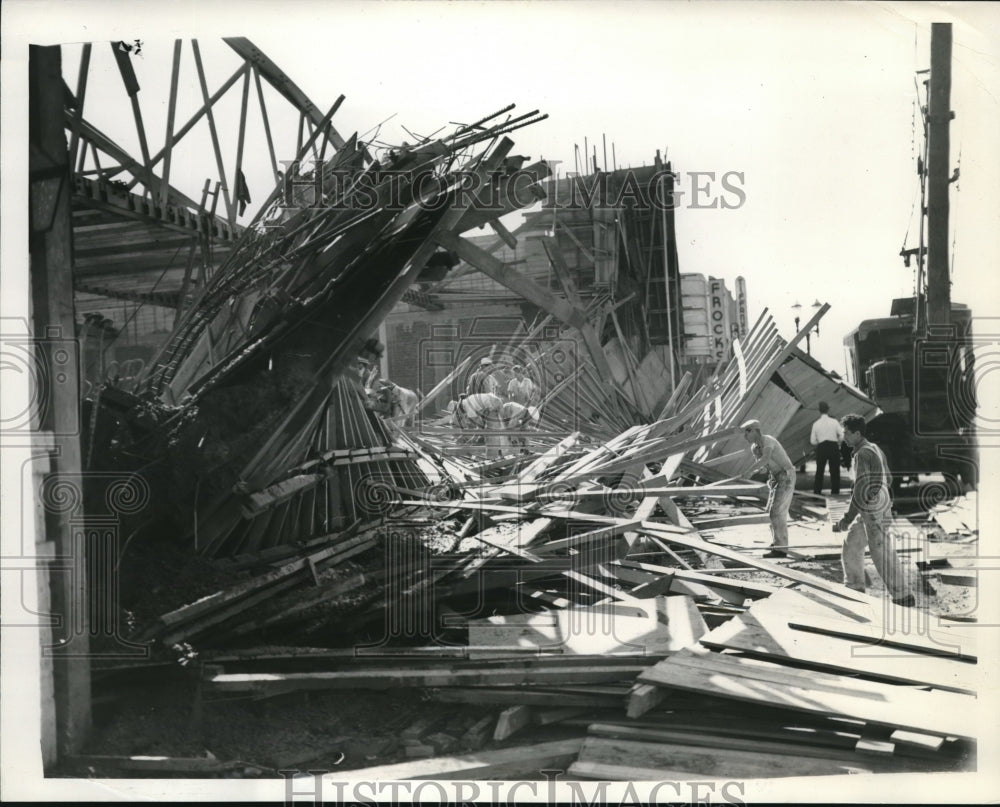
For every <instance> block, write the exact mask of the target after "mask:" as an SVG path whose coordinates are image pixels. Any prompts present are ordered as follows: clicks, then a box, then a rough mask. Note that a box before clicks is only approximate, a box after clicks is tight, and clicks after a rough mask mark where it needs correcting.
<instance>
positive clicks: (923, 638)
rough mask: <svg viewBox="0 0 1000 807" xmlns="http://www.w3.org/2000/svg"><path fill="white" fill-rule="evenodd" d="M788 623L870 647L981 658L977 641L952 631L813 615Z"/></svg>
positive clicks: (966, 658) (794, 626)
mask: <svg viewBox="0 0 1000 807" xmlns="http://www.w3.org/2000/svg"><path fill="white" fill-rule="evenodd" d="M788 627H790V628H794V629H795V630H804V631H810V632H812V633H818V634H822V635H826V636H837V637H840V638H844V639H851V640H854V641H855V642H858V643H861V644H862V645H865V646H868V647H872V646H879V647H882V646H884V647H899V648H902V649H903V650H913V651H917V653H918V654H923V655H930V656H948V657H953V658H957V659H965V660H969V661H976V659H977V658H978V655H977V651H976V646H975V644H970V643H955V642H954V641H953V637H952V636H950V635H949V634H948V633H945V634H943V635H942V634H940V633H939V634H936V635H928V634H926V633H923V632H919V633H918V632H917V631H907V632H895V631H889V630H887V629H886V627H885V626H884V625H872V624H861V623H857V622H848V621H846V620H843V619H841V620H837V619H829V618H823V617H820V616H812V615H804V616H795V617H793V618H790V619H789V620H788ZM914 627H917V626H914ZM928 627H929V626H928Z"/></svg>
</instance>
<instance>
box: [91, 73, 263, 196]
mask: <svg viewBox="0 0 1000 807" xmlns="http://www.w3.org/2000/svg"><path fill="white" fill-rule="evenodd" d="M249 69H250V66H249V65H247V64H244V65H241V66H240V67H239V68H238V69H237V70H236V72H235V73H233V74H232V75H231V76H230V77H229V78H228V79H226V81H225V83H223V84H222V86H221V87H219V89H217V90H216V91H215V94H214V95H212V97H211V98H209V99H208V103H207V104H202V106H201V108H200V109H199V110H198V111H197V112H195V113H194V115H192V116H191V117H190V119H189V120H188V122H187V123H185V124H184V125H183V126H182V127H181V128H180V129H178V130H177V134H175V135H174V136H173V137H172V138H170V141H169V142H168V143H167V144H166V145H165V146H164V147H163V148H162V149H160V150H159V151H158V152H157V153H156V154H155V155H153V157H152V159H151V160H150V164H151V165H152V166H153V168H155V167H156V164H157V163H158V162H159V161H160V160H162V159H163V158H164V157H165V156H166V153H167V149H168V148H173V147H174V146H176V145H177V143H178V142H179V141H180V139H181V138H182V137H184V135H186V134H187V133H188V132H190V131H191V129H193V128H194V126H195V124H196V123H197V122H198V121H200V120H201V119H202V117H203V116H204V115H205V113H206V112H207V111H208V109H209V108H210V107H211V106H212V105H213V104H214V103H215V102H216V101H218V100H219V99H220V98H221V97H222V96H223V95H225V94H226V92H227V91H228V90H229V88H230V87H232V86H233V85H234V84H235V83H236V80H237V79H238V78H240V76H242V75H243V74H244V73H246V72H247V71H248V70H249ZM124 170H126V169H125V168H118V169H117V170H115V171H113V172H112V173H110V174H108V178H109V179H110V178H111V177H113V176H115V175H116V174H118V173H120V172H121V171H124ZM134 185H135V180H133V181H132V182H130V183H129V188H132V187H133V186H134Z"/></svg>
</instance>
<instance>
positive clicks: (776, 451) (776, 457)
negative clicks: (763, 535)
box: [740, 420, 795, 558]
mask: <svg viewBox="0 0 1000 807" xmlns="http://www.w3.org/2000/svg"><path fill="white" fill-rule="evenodd" d="M740 428H741V429H743V436H744V437H746V440H747V442H748V443H749V444H750V453H751V454H753V457H754V460H755V462H754V464H753V467H752V468H751V469H750V471H749V472H748V473H749V474H754V473H756V472H757V471H764V470H766V471H767V473H768V480H767V487H768V490H769V491H770V492H769V494H768V497H767V515H768V517H769V518H770V520H771V547H770V549H769V550H768V551H767V552H766V553H765V554H764V557H765V558H778V557H782V556H783V555H784V554H785V550H787V549H788V508H789V506H791V504H792V494H793V493H794V492H795V466H794V465H792V461H791V460H790V459H789V458H788V454H787V453H786V452H785V449H784V448H782V446H781V443H779V442H778V440H777V439H776V438H775V437H772V436H771V435H770V434H761V431H760V421H759V420H748V421H747V422H746V423H744V424H743V425H742V426H740Z"/></svg>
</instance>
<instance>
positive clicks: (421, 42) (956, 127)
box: [4, 0, 1000, 372]
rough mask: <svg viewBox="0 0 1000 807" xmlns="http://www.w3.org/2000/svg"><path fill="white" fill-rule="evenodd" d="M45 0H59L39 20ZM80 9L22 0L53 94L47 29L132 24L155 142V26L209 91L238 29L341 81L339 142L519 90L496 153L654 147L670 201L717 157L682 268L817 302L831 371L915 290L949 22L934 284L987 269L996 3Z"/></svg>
mask: <svg viewBox="0 0 1000 807" xmlns="http://www.w3.org/2000/svg"><path fill="white" fill-rule="evenodd" d="M14 5H15V6H17V5H18V4H17V3H15V4H14ZM47 5H48V6H50V7H51V8H52V9H53V10H58V11H59V13H57V14H53V15H47V16H46V17H42V16H41V15H42V14H43V13H44V9H45V7H46V6H47ZM81 6H83V7H93V8H96V9H103V10H105V11H106V10H107V9H108V8H111V9H112V10H113V12H114V13H113V14H110V15H109V14H107V13H105V14H91V15H86V14H83V13H80V12H77V11H76V9H77V8H78V7H77V6H73V5H64V4H61V3H56V4H47V3H45V2H40V3H33V4H31V8H30V12H31V13H29V14H27V15H26V16H27V17H28V18H30V19H29V20H28V21H29V22H30V21H34V22H36V23H37V22H38V21H39V20H41V19H46V26H45V27H44V28H42V29H40V30H41V31H43V32H44V33H42V34H41V35H42V36H44V37H45V38H46V41H50V42H55V41H59V42H61V43H64V44H66V45H67V46H66V47H65V48H64V75H65V76H66V80H67V84H69V86H70V87H74V88H75V86H76V70H77V64H78V61H79V53H80V48H79V46H78V45H76V46H74V45H71V44H68V43H79V42H82V41H91V40H97V41H100V39H105V40H110V39H112V38H119V37H120V38H122V39H125V40H128V41H132V40H134V39H136V38H138V39H140V40H141V41H142V48H143V49H142V53H141V55H140V56H138V57H134V58H133V63H134V65H135V69H136V72H137V75H138V78H139V83H140V85H141V87H142V90H141V91H140V105H141V107H142V111H143V117H144V123H145V126H146V130H147V133H148V137H149V141H150V144H151V150H152V151H154V152H155V151H156V150H157V149H158V147H159V146H160V145H162V143H163V140H164V135H165V121H166V107H167V97H168V88H169V72H170V60H171V53H172V48H173V39H174V37H178V38H184V39H188V38H190V37H197V38H198V39H199V43H200V47H201V52H202V56H203V58H204V63H205V70H206V74H207V81H208V86H209V91H210V92H212V91H214V89H215V87H217V86H218V85H219V84H221V83H222V81H223V80H224V79H225V78H226V77H228V76H229V74H230V73H232V71H233V70H235V68H236V67H238V66H239V60H238V58H237V56H236V54H235V53H233V52H232V51H230V49H229V48H228V47H227V46H226V45H225V44H224V43H222V42H221V41H220V40H219V37H221V36H231V35H243V36H247V37H248V38H250V39H251V40H252V41H253V42H254V43H255V44H257V45H258V46H259V47H260V48H261V49H262V50H263V51H264V52H265V53H267V54H268V55H269V56H270V57H271V58H272V59H273V60H274V61H275V62H276V63H277V64H278V65H279V66H280V67H281V68H282V69H283V70H284V71H285V73H287V74H288V75H289V76H290V77H291V78H292V79H293V80H294V81H295V82H296V83H297V84H298V85H299V86H300V87H301V88H302V89H303V90H304V91H305V92H306V94H307V95H308V96H309V97H310V98H312V99H313V101H314V102H315V103H316V105H317V106H318V107H319V108H320V109H321V110H323V111H325V110H326V109H328V108H329V106H330V105H331V104H332V103H333V101H334V100H335V99H336V97H337V96H338V95H340V94H343V95H345V96H346V100H345V101H344V103H343V105H342V106H341V108H340V110H339V111H338V112H337V114H336V116H335V117H334V125H335V126H336V127H337V129H338V131H339V132H340V133H341V134H342V135H344V136H347V135H349V134H351V133H353V132H359V133H360V134H361V135H362V136H363V137H368V138H372V137H377V138H378V139H379V140H380V141H383V142H386V143H399V142H403V141H410V142H412V141H413V137H412V135H411V134H409V133H414V134H417V135H430V134H432V133H435V132H437V131H439V130H441V129H442V127H447V126H448V125H449V124H450V123H454V122H470V121H472V120H475V119H478V118H480V117H482V116H484V115H486V114H489V113H490V112H493V111H495V110H497V109H500V108H501V107H504V106H506V105H507V104H509V103H516V104H517V110H516V112H518V113H521V112H528V111H531V110H534V109H538V110H540V111H541V112H543V113H547V114H548V115H549V118H548V119H547V120H545V121H543V122H541V123H538V124H535V125H533V126H531V127H528V128H526V129H522V130H519V131H517V132H515V133H514V134H513V138H514V140H515V153H519V154H524V155H528V156H530V157H531V159H532V160H535V159H540V158H545V159H549V160H558V161H561V165H560V170H567V169H568V170H572V169H573V166H574V151H575V147H576V146H578V147H579V148H580V150H581V151H582V149H583V148H584V144H585V142H586V143H588V144H589V146H590V149H593V148H594V147H595V145H596V147H597V153H598V162H599V164H603V163H604V143H605V141H606V142H607V154H608V157H607V160H608V163H609V164H610V163H611V162H612V153H613V154H614V162H615V163H616V164H617V165H618V166H619V167H621V166H627V165H633V166H638V165H642V164H649V163H651V162H652V160H653V158H654V155H655V153H656V151H657V149H660V150H661V151H662V152H663V153H665V154H666V155H667V157H668V158H669V159H670V160H671V161H672V163H673V167H674V169H675V170H676V171H679V172H681V174H682V176H683V178H682V180H681V187H682V188H687V189H688V196H687V197H686V198H687V199H688V200H690V199H691V185H692V182H693V178H692V176H691V174H692V172H714V174H715V176H716V179H715V181H714V182H713V181H711V180H708V179H706V178H704V177H703V178H702V179H701V180H699V182H700V183H701V184H702V185H703V186H704V185H705V184H706V183H707V184H708V186H709V188H710V191H711V193H712V194H714V195H718V194H720V193H721V188H720V186H719V180H720V178H721V176H722V175H723V174H726V173H727V172H738V173H739V174H740V175H741V176H742V179H733V180H732V181H733V182H736V183H739V184H740V185H741V187H742V189H743V191H744V193H745V196H746V201H745V203H744V204H743V205H742V206H741V207H740V208H738V209H721V208H715V209H693V208H692V207H691V206H690V205H688V204H682V206H681V207H680V209H679V210H678V211H677V214H676V217H677V233H678V238H679V247H678V252H679V258H680V266H681V271H682V272H698V273H701V274H706V275H713V276H716V277H722V278H724V279H726V280H727V281H732V280H734V279H735V278H736V277H737V276H739V275H742V276H743V277H745V278H746V281H747V289H748V297H749V300H748V302H749V308H750V315H751V321H752V320H753V319H755V318H756V315H757V314H758V313H759V312H760V311H761V310H762V309H763V308H764V307H767V308H768V309H769V310H770V311H771V312H772V314H773V315H774V317H775V319H776V321H777V324H778V326H779V329H780V330H782V331H783V332H785V333H786V335H790V334H791V333H792V332H793V320H794V316H795V312H794V311H793V310H792V308H791V306H792V305H793V304H794V303H796V302H798V303H800V304H801V305H802V306H803V308H802V312H803V313H802V319H803V322H804V321H805V319H807V318H808V316H809V315H810V314H811V312H812V308H811V306H812V304H813V303H814V302H815V301H819V302H828V303H830V305H831V306H832V308H831V311H830V312H829V313H828V314H827V315H826V317H825V318H824V320H823V322H822V324H821V326H820V334H819V335H818V336H814V337H813V339H812V350H813V354H814V355H815V356H817V358H819V359H820V360H821V361H822V362H823V363H824V364H825V365H826V366H827V367H829V368H831V369H835V370H837V371H840V372H842V371H843V366H844V352H843V337H844V335H845V334H846V333H848V332H849V331H850V330H851V329H852V328H854V327H855V326H856V325H857V324H858V322H859V321H860V320H861V319H864V318H870V317H879V316H887V315H888V312H889V306H890V302H891V300H892V298H894V297H900V296H909V295H910V294H912V290H913V272H912V269H907V268H906V267H905V266H904V265H903V262H902V260H901V259H900V258H899V256H898V253H899V250H900V248H901V247H902V246H903V244H904V238H905V239H906V246H908V247H914V246H916V243H917V237H918V231H919V222H918V216H917V212H916V200H917V198H918V190H919V185H918V180H917V176H916V173H915V168H916V162H915V155H916V153H917V151H918V149H919V148H920V118H919V111H918V109H917V87H916V81H915V78H917V77H916V74H915V71H917V70H921V69H926V68H927V67H928V66H929V58H930V57H929V53H930V22H931V21H932V20H934V21H951V22H953V23H954V32H953V33H954V52H953V79H952V81H953V88H952V108H953V109H954V110H955V112H956V117H955V120H954V122H953V124H952V133H951V135H952V163H953V165H959V164H960V165H961V179H960V181H959V182H958V183H957V184H955V185H953V186H952V216H951V218H952V231H953V238H954V255H953V261H954V264H953V267H954V274H953V283H954V286H953V299H955V300H957V301H960V302H966V303H969V304H971V305H972V306H973V310H974V312H975V313H977V314H986V313H987V312H986V311H985V310H983V309H984V302H986V303H989V302H993V301H995V300H996V299H997V297H998V295H997V294H996V292H997V286H996V281H995V279H994V277H993V276H994V275H995V273H993V272H989V273H988V275H987V276H986V277H984V274H986V272H987V267H995V266H997V265H1000V226H998V225H1000V221H998V220H997V219H998V211H1000V206H998V205H997V204H996V202H995V193H996V191H997V190H998V189H1000V161H998V159H997V154H998V150H997V144H998V143H1000V102H998V97H1000V96H998V92H1000V62H998V54H1000V33H998V31H1000V28H998V23H997V20H998V19H1000V15H998V14H997V11H998V10H1000V9H998V8H997V6H996V5H993V4H986V3H983V4H957V5H955V4H951V5H945V4H936V3H923V4H910V3H863V4H852V3H822V2H817V3H798V2H787V3H780V4H770V3H749V2H714V3H684V2H660V3H648V4H647V3H641V2H637V3H604V2H583V3H570V2H499V3H485V4H484V3H473V2H451V3H438V2H420V3H416V2H379V3H375V2H339V3H336V4H324V3H313V2H291V3H287V4H284V5H281V6H280V12H279V11H278V8H279V6H278V5H276V4H273V3H267V2H259V1H258V2H254V0H246V1H245V2H243V3H241V4H239V5H233V4H227V3H225V2H224V3H222V4H219V5H218V6H217V5H215V4H213V5H211V6H207V9H208V10H207V11H206V10H205V8H202V7H200V6H196V5H194V4H188V3H179V4H175V5H172V6H171V7H170V8H171V9H173V11H172V12H171V13H164V10H163V8H162V7H157V6H156V5H152V4H147V3H142V2H140V3H137V4H128V5H124V4H92V3H83V4H81ZM227 7H228V8H229V9H231V10H232V13H225V12H223V11H222V9H225V8H227ZM984 7H985V8H984ZM36 8H37V9H38V12H35V9H36ZM66 12H69V13H66ZM50 21H52V22H51V24H50ZM8 27H9V24H8V25H5V28H8ZM19 33H21V32H20V31H19V30H15V31H14V32H13V33H12V34H11V33H8V32H7V31H5V35H6V36H8V37H9V38H12V39H16V38H17V37H18V34H19ZM28 36H29V37H31V34H29V35H28ZM38 36H39V31H38V30H36V31H35V33H34V37H31V38H33V39H35V41H38V40H37V38H36V37H38ZM4 53H5V57H6V56H7V54H9V53H10V50H9V49H8V48H7V47H5V49H4ZM182 53H183V55H182V62H181V65H182V66H181V75H180V88H179V98H178V111H177V120H178V122H180V121H184V120H186V119H187V116H188V114H190V112H191V111H193V110H194V109H195V108H196V107H197V106H198V105H200V103H201V90H200V87H199V84H198V80H197V74H196V72H195V69H194V63H193V60H192V55H191V48H190V44H189V43H187V42H185V44H184V48H183V51H182ZM91 70H92V73H91V78H90V82H89V84H88V90H87V103H86V117H87V118H88V119H89V120H91V121H92V122H94V123H95V125H97V126H98V127H99V128H101V129H103V130H104V131H105V132H106V133H107V134H109V135H111V136H112V137H113V138H115V139H116V140H118V142H120V143H121V144H122V145H124V146H126V147H127V148H129V149H130V150H131V151H132V152H133V153H135V154H138V153H139V147H138V140H137V138H136V135H135V127H134V125H133V123H132V119H131V112H130V109H129V106H128V100H127V98H126V97H125V95H124V92H123V90H122V87H121V83H120V79H119V78H118V76H117V72H116V70H115V67H114V63H113V60H112V57H111V52H110V46H106V45H104V44H103V43H101V44H100V45H99V46H97V47H95V49H94V51H93V55H92V63H91ZM919 78H920V79H923V78H925V76H921V77H919ZM255 94H256V93H255V90H254V88H253V85H252V84H251V89H250V97H251V103H250V110H251V111H250V125H249V127H248V135H247V138H248V139H247V144H246V147H245V148H246V155H247V156H246V157H245V158H244V165H245V168H244V172H245V173H246V175H247V179H248V183H249V186H250V190H251V195H252V196H254V199H255V202H259V201H260V200H261V199H262V198H263V197H264V196H266V193H267V191H268V190H269V189H270V187H271V185H272V179H271V175H270V161H269V159H268V157H267V151H266V146H265V141H264V139H263V134H262V131H263V130H262V127H261V125H260V123H259V113H258V112H257V105H256V101H255ZM239 95H240V93H239V85H237V87H236V88H234V90H232V91H230V93H229V94H228V95H227V97H226V98H224V99H223V101H222V102H220V105H219V106H218V109H217V112H216V119H217V120H216V123H217V126H218V128H219V130H220V137H221V138H222V141H223V149H222V150H223V154H224V155H225V160H226V162H227V167H226V170H227V171H228V172H229V173H230V174H231V173H232V170H233V165H232V163H233V162H234V158H233V157H232V155H235V153H236V148H235V138H236V134H235V133H236V121H237V120H238V114H239V103H240V98H239ZM265 97H266V100H267V107H268V115H269V119H270V123H271V126H272V129H273V130H274V133H275V138H276V140H277V141H278V151H279V159H281V157H282V155H283V154H284V155H287V156H288V157H290V156H291V152H293V151H294V142H295V132H296V125H297V118H296V116H295V115H294V114H293V113H292V112H291V108H290V107H288V106H287V105H285V104H283V103H282V102H280V101H279V99H278V98H277V96H276V95H275V94H274V93H273V91H271V90H270V88H266V92H265ZM199 130H200V131H199ZM407 130H408V131H407ZM408 132H409V133H408ZM188 138H189V139H187V140H186V142H185V143H184V144H183V146H182V147H181V148H180V149H179V150H178V151H177V153H176V156H175V157H174V164H173V168H172V175H171V181H172V182H173V183H175V184H176V185H177V186H178V187H180V188H181V189H182V190H184V191H186V192H187V193H188V194H189V195H190V196H192V197H193V198H195V199H198V198H200V192H201V187H202V184H203V182H204V179H205V178H206V177H207V176H209V175H212V176H216V175H217V171H216V169H215V162H214V157H213V153H212V149H211V146H210V141H209V140H208V132H207V128H206V127H205V126H204V124H200V125H199V127H198V129H197V130H196V131H195V132H192V134H191V135H189V136H188ZM255 156H256V159H254V157H255ZM959 161H960V162H959ZM729 198H730V199H731V198H732V196H730V197H729ZM253 212H254V206H251V208H250V210H249V211H248V214H247V215H248V216H249V215H252V213H253ZM730 286H732V284H731V283H730ZM987 290H988V291H989V293H988V294H986V293H984V292H986V291H987ZM992 313H998V312H992Z"/></svg>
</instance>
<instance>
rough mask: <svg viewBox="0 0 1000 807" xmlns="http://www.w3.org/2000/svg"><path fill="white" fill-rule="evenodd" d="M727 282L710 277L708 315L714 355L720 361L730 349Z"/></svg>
mask: <svg viewBox="0 0 1000 807" xmlns="http://www.w3.org/2000/svg"><path fill="white" fill-rule="evenodd" d="M727 294H728V292H727V291H726V284H725V283H724V282H723V281H721V280H719V279H718V278H715V277H710V278H709V279H708V315H709V328H710V330H711V332H712V336H711V343H712V357H713V358H714V359H715V360H716V361H719V360H720V359H724V358H726V356H727V355H728V351H729V345H730V337H729V322H728V320H729V316H728V314H729V306H728V305H726V297H727Z"/></svg>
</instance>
